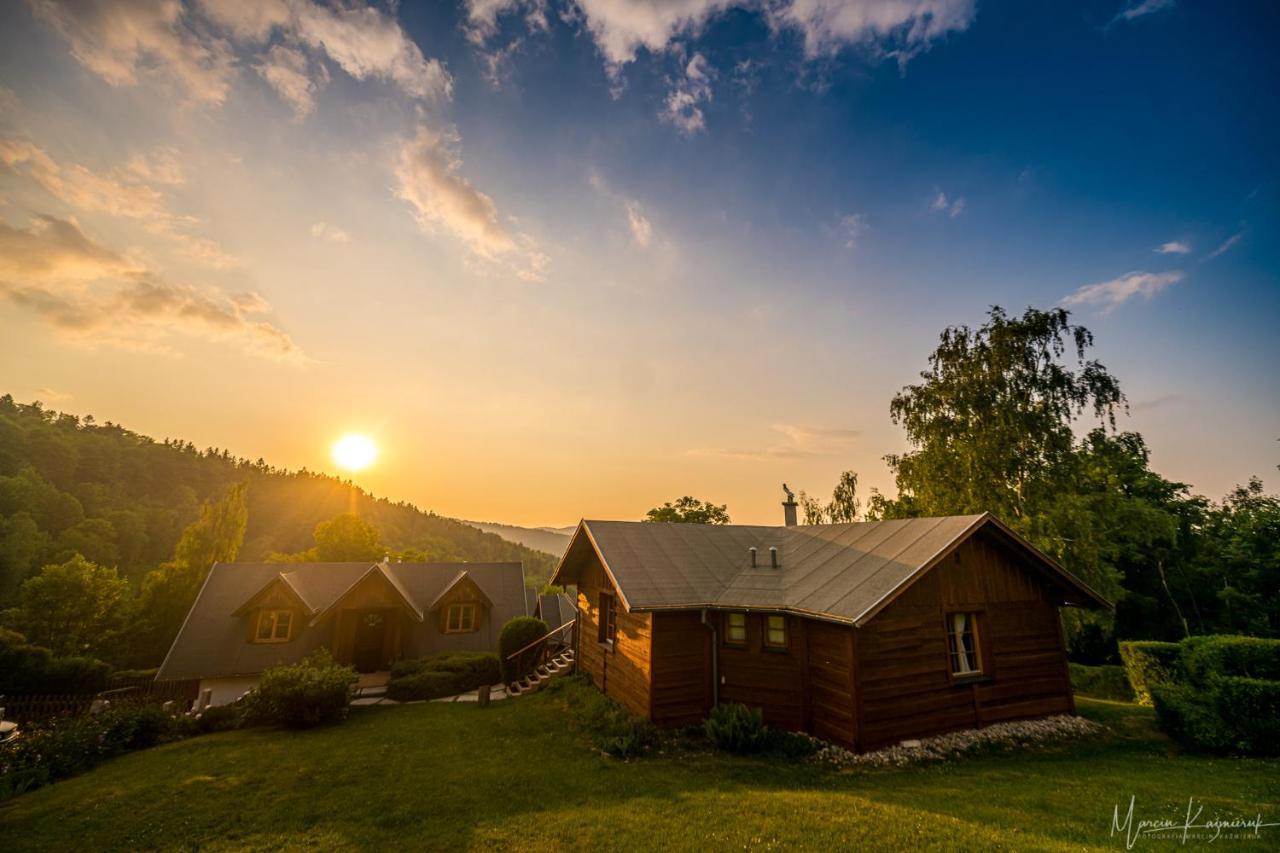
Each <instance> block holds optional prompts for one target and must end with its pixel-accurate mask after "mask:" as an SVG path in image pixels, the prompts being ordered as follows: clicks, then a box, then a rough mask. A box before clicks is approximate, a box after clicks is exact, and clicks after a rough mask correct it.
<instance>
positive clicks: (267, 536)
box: [0, 395, 554, 607]
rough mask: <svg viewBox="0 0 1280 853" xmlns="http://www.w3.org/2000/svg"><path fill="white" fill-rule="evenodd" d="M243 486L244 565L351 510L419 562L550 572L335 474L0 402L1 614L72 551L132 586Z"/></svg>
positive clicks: (305, 541)
mask: <svg viewBox="0 0 1280 853" xmlns="http://www.w3.org/2000/svg"><path fill="white" fill-rule="evenodd" d="M241 481H247V482H248V483H249V490H248V501H247V502H248V516H249V518H248V526H247V529H246V532H245V539H244V546H243V547H242V548H241V550H240V555H239V558H238V559H241V560H260V559H263V558H265V557H267V556H268V555H269V554H272V553H275V552H281V553H292V552H298V551H302V550H305V549H306V548H308V547H309V546H311V545H312V542H313V540H312V531H313V530H314V528H315V526H316V525H317V524H318V523H320V522H322V521H325V520H326V519H329V518H332V517H333V516H335V515H337V514H339V513H345V512H354V513H356V514H357V515H359V516H360V517H361V518H363V519H364V520H365V521H367V522H369V523H370V524H372V525H373V526H374V527H376V528H377V529H378V531H379V532H380V533H381V535H382V542H383V543H384V544H385V545H386V546H387V547H388V548H389V549H394V550H403V549H408V548H413V549H416V550H419V551H422V552H424V553H425V555H426V558H427V559H431V560H470V561H486V560H522V561H524V564H525V572H526V574H527V575H528V577H530V578H546V577H547V576H548V575H549V574H550V571H551V569H552V566H553V563H554V559H553V558H552V557H551V556H550V555H548V554H545V553H543V552H541V551H534V550H532V549H530V548H526V547H524V546H522V545H519V544H516V543H514V542H508V541H506V540H505V539H503V538H502V537H500V536H497V535H494V534H492V533H486V532H484V531H481V530H479V529H477V528H475V527H472V526H470V525H468V524H465V523H463V522H460V521H457V520H455V519H452V518H445V517H443V516H439V515H436V514H435V513H432V512H424V511H422V510H420V509H418V508H417V507H415V506H413V505H412V504H407V503H392V502H390V501H388V500H385V499H380V498H375V497H373V496H371V495H369V494H366V493H365V492H364V491H362V490H361V489H359V488H357V487H355V486H353V485H351V484H350V483H348V482H344V481H342V480H338V479H336V478H333V477H329V476H326V475H323V474H315V473H311V472H309V471H305V470H303V471H296V472H291V471H283V470H280V469H277V468H273V467H271V466H270V465H268V464H266V463H265V462H264V461H262V460H261V459H260V460H258V461H257V462H250V461H248V460H245V459H237V458H235V457H233V456H231V455H230V454H229V453H227V452H225V451H218V450H197V449H196V448H195V447H194V446H193V445H191V444H189V443H185V442H182V441H172V440H165V441H156V440H154V439H152V438H149V437H147V436H144V435H139V434H137V433H134V432H131V431H129V430H128V429H125V428H124V427H122V426H119V425H116V424H112V423H102V424H99V423H96V422H95V421H94V419H93V418H92V417H89V416H86V417H83V418H80V417H77V416H75V415H68V414H62V413H58V412H53V411H50V410H48V409H45V408H43V407H42V406H40V405H39V404H32V405H24V404H20V403H16V402H15V401H14V400H13V398H12V397H11V396H8V395H6V396H3V397H0V607H2V606H3V605H4V603H5V602H7V601H9V600H11V599H12V597H13V594H14V592H15V590H16V589H17V587H18V585H19V584H20V583H21V582H22V581H23V580H24V579H25V578H27V577H29V576H31V575H32V574H35V573H37V572H39V570H40V568H41V567H42V566H44V565H46V564H49V563H54V562H61V561H64V560H66V559H68V558H69V557H70V556H71V555H73V554H75V553H80V554H82V555H84V556H85V557H86V558H88V559H89V560H91V561H93V562H95V563H98V564H100V565H105V566H116V567H118V568H119V571H120V574H121V575H124V576H126V577H128V578H130V579H131V580H132V581H133V582H134V583H135V585H136V583H137V582H138V580H139V579H140V578H141V577H142V575H143V574H145V573H146V572H147V571H148V570H150V569H154V568H155V567H156V566H157V565H159V564H160V563H162V562H164V561H165V560H168V559H170V558H171V557H172V556H173V553H174V546H175V545H176V544H177V542H178V537H179V535H180V534H181V533H182V530H183V528H184V527H186V526H187V525H188V524H190V523H191V522H192V521H194V520H195V519H196V517H197V516H198V514H199V510H200V505H201V503H202V502H204V501H206V500H209V499H217V498H219V497H220V496H221V495H223V494H224V493H225V492H226V490H227V489H228V487H230V486H231V485H233V484H235V483H238V482H241Z"/></svg>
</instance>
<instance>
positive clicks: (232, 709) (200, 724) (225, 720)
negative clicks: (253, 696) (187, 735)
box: [195, 702, 245, 735]
mask: <svg viewBox="0 0 1280 853" xmlns="http://www.w3.org/2000/svg"><path fill="white" fill-rule="evenodd" d="M244 723H245V706H244V705H243V704H241V703H239V702H236V703H233V704H231V705H211V706H209V707H208V708H205V709H204V710H203V711H201V712H200V713H199V714H198V715H197V716H196V717H195V727H196V731H197V732H199V733H200V734H202V735H203V734H211V733H213V732H226V731H230V730H232V729H238V728H240V727H241V726H242V725H244Z"/></svg>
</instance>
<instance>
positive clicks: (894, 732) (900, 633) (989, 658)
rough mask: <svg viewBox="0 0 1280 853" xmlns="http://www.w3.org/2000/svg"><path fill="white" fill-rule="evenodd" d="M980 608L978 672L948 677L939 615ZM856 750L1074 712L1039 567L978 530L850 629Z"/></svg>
mask: <svg viewBox="0 0 1280 853" xmlns="http://www.w3.org/2000/svg"><path fill="white" fill-rule="evenodd" d="M961 611H968V612H975V613H977V614H978V619H977V625H978V646H979V651H980V660H981V666H982V670H983V674H982V676H981V677H980V678H977V679H969V680H962V679H957V678H955V677H953V676H952V675H951V668H950V658H949V655H948V647H947V628H946V614H948V613H954V612H961ZM857 669H858V696H857V699H858V704H859V706H860V708H861V719H860V722H861V731H860V734H861V736H862V737H861V742H860V746H861V747H862V748H863V749H875V748H877V747H879V746H883V745H885V744H889V743H894V742H897V741H899V740H902V739H904V738H912V737H922V736H927V735H931V734H938V733H941V732H945V731H952V730H955V729H962V728H971V727H974V726H982V725H988V724H990V723H995V722H1003V721H1006V720H1014V719H1025V718H1028V717H1040V716H1046V715H1050V714H1061V713H1070V712H1071V711H1073V710H1074V706H1073V703H1072V698H1071V686H1070V680H1069V677H1068V674H1067V666H1066V655H1065V652H1064V649H1063V647H1062V635H1061V630H1060V628H1059V624H1058V611H1057V607H1056V606H1055V605H1054V604H1053V603H1052V602H1051V600H1050V598H1049V594H1048V589H1047V588H1046V586H1045V585H1044V583H1043V581H1041V580H1040V579H1039V578H1038V577H1037V576H1036V575H1034V574H1032V573H1030V572H1028V571H1027V570H1026V569H1025V568H1023V567H1022V566H1021V565H1019V563H1018V561H1017V560H1016V558H1015V557H1014V556H1013V555H1012V554H1011V553H1010V552H1009V551H1007V550H1006V549H1005V548H1004V547H1003V546H1002V545H1000V544H999V543H998V542H996V541H995V540H994V539H992V538H988V537H987V536H985V535H982V534H979V535H977V536H974V537H973V538H971V539H969V540H967V541H966V542H964V543H962V544H961V545H960V546H959V547H958V548H957V549H956V550H955V551H954V552H953V553H952V554H951V555H950V556H948V557H947V558H946V559H945V560H944V561H943V562H942V563H940V564H939V565H938V566H936V567H934V568H933V569H932V570H931V571H929V572H928V573H927V574H925V575H924V576H923V577H921V578H920V579H918V580H917V581H916V582H915V583H914V584H913V585H912V586H910V587H909V588H908V589H907V590H906V591H905V592H903V593H902V595H901V596H899V597H898V599H897V600H895V601H894V602H892V603H891V604H890V605H889V606H888V607H886V608H885V609H884V610H883V611H881V612H880V613H879V614H878V615H877V616H876V617H875V618H874V619H872V620H871V621H870V622H869V623H867V624H866V625H865V626H864V627H862V628H861V629H859V630H858V632H857Z"/></svg>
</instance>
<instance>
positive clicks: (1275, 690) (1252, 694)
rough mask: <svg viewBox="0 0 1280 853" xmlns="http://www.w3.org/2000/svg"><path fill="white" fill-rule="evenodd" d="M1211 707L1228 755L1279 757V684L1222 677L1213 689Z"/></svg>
mask: <svg viewBox="0 0 1280 853" xmlns="http://www.w3.org/2000/svg"><path fill="white" fill-rule="evenodd" d="M1213 706H1214V710H1215V711H1216V712H1217V715H1218V719H1220V720H1221V721H1222V725H1223V728H1224V729H1225V730H1226V731H1227V732H1229V737H1230V740H1229V744H1230V748H1231V750H1232V751H1234V752H1240V753H1244V754H1245V755H1280V681H1276V680H1273V679H1271V680H1268V679H1261V678H1241V677H1237V676H1225V677H1223V678H1220V679H1219V680H1218V681H1217V683H1216V684H1215V685H1214V687H1213Z"/></svg>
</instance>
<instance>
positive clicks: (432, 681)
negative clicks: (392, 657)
mask: <svg viewBox="0 0 1280 853" xmlns="http://www.w3.org/2000/svg"><path fill="white" fill-rule="evenodd" d="M462 684H463V682H462V680H461V679H459V678H458V674H457V673H456V672H441V671H437V670H430V669H429V670H425V671H423V672H419V673H417V674H415V675H407V676H405V677H404V678H396V679H392V680H391V681H389V682H387V698H388V699H393V700H395V701H396V702H411V701H414V700H419V699H443V698H444V697H445V696H453V695H455V694H458V693H463V692H465V691H466V690H468V689H470V688H467V687H463V686H462Z"/></svg>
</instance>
